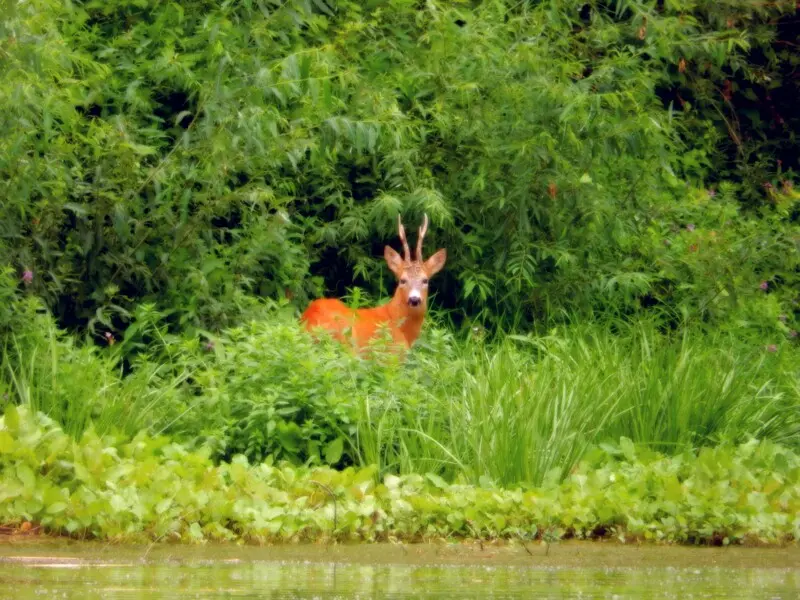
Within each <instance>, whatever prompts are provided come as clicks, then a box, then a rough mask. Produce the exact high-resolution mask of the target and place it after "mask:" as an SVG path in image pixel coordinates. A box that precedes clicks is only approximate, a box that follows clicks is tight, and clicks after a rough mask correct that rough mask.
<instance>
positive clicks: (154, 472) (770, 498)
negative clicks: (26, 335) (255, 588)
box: [0, 408, 800, 544]
mask: <svg viewBox="0 0 800 600" xmlns="http://www.w3.org/2000/svg"><path fill="white" fill-rule="evenodd" d="M0 466H1V467H2V468H1V469H0V500H2V501H0V520H2V521H3V522H4V523H7V524H17V525H19V526H22V524H23V523H29V524H30V523H33V524H34V525H35V526H41V527H43V528H44V530H45V531H47V532H50V533H64V534H70V535H73V536H78V537H96V538H101V539H108V540H119V541H132V540H141V539H151V540H173V541H201V540H208V539H211V540H214V539H216V540H243V541H252V542H270V541H301V540H307V539H320V538H322V539H324V538H328V539H337V540H343V541H344V540H367V541H379V540H387V539H394V540H397V539H401V540H420V539H431V538H478V539H496V538H511V539H519V540H532V539H544V540H545V541H554V540H558V539H563V538H566V537H578V538H583V537H601V536H615V537H617V538H619V539H621V540H635V539H651V540H664V541H676V542H693V543H711V544H729V543H739V542H743V541H756V542H783V541H787V540H796V539H798V537H800V520H798V517H797V515H798V514H800V456H798V455H797V454H796V453H794V452H792V451H790V450H788V449H786V448H782V447H780V446H778V445H775V444H772V443H769V442H755V441H751V442H749V443H746V444H743V445H739V446H736V447H733V446H721V447H718V448H716V449H707V450H703V451H701V452H700V453H699V454H695V453H693V452H688V451H686V452H682V453H680V454H678V455H676V456H674V457H665V456H663V455H661V454H658V453H655V452H653V451H650V450H647V449H643V448H639V447H636V446H634V444H632V443H631V441H630V440H628V439H627V438H622V439H621V440H620V441H619V444H617V445H607V446H605V447H604V448H603V449H597V450H594V451H592V452H591V453H590V454H588V455H587V456H586V457H585V458H584V460H583V461H582V462H581V463H580V464H578V465H577V466H576V468H575V469H573V470H572V472H571V473H570V474H569V475H568V476H567V477H566V478H565V479H564V480H563V481H561V478H560V476H559V474H558V473H551V474H550V475H548V477H546V478H545V480H544V481H543V483H542V485H541V486H539V487H536V488H520V487H514V488H509V489H502V488H496V487H492V486H482V487H475V486H473V485H469V484H466V483H464V482H461V481H459V482H456V483H454V484H448V483H446V482H445V481H444V480H443V479H441V478H440V477H438V476H437V475H435V474H433V473H428V474H426V475H423V474H414V475H406V476H401V477H397V476H394V475H387V476H385V477H376V470H375V469H374V468H366V469H346V470H344V471H336V470H332V469H329V468H325V467H316V468H306V467H299V468H298V467H293V466H290V465H287V464H271V463H269V462H267V463H261V464H256V465H252V464H249V463H248V461H247V459H246V458H244V457H243V456H241V455H238V456H236V457H234V459H233V460H232V461H231V462H230V463H222V464H220V465H214V464H213V463H212V461H211V460H210V459H209V457H208V455H207V453H202V452H191V451H189V450H187V449H186V448H185V447H183V446H181V445H179V444H175V443H171V442H170V441H169V440H168V439H166V438H163V437H162V438H151V437H149V436H147V435H145V434H139V435H137V436H136V437H135V438H134V439H133V440H130V441H126V440H120V439H118V438H117V439H114V438H111V437H100V436H98V435H97V434H96V433H95V432H94V431H93V430H91V429H90V430H88V431H87V432H85V433H84V435H83V436H82V437H81V438H80V439H79V440H77V441H76V440H75V439H74V438H72V437H70V436H69V435H67V434H65V433H64V432H63V431H62V430H61V429H59V428H58V427H57V426H56V424H55V423H53V421H52V420H50V419H48V418H47V417H44V416H42V415H34V414H31V413H30V412H29V411H28V410H27V409H24V408H23V409H19V410H18V409H16V408H11V409H8V410H7V411H6V414H5V416H4V417H3V418H2V420H0ZM29 527H30V525H28V527H26V528H29Z"/></svg>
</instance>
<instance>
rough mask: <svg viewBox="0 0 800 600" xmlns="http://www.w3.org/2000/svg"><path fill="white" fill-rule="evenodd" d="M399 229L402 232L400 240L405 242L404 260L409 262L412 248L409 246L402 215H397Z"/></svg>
mask: <svg viewBox="0 0 800 600" xmlns="http://www.w3.org/2000/svg"><path fill="white" fill-rule="evenodd" d="M397 231H398V232H399V234H400V241H401V242H403V260H405V261H406V262H407V263H409V262H411V250H409V248H408V241H406V230H405V228H404V227H403V223H402V222H401V221H400V215H397Z"/></svg>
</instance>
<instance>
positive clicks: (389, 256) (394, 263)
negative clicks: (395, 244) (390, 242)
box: [383, 246, 403, 277]
mask: <svg viewBox="0 0 800 600" xmlns="http://www.w3.org/2000/svg"><path fill="white" fill-rule="evenodd" d="M383 258H385V259H386V264H387V265H389V269H391V271H392V273H394V274H395V275H397V277H400V273H402V272H403V258H402V257H401V256H400V255H399V254H398V253H397V252H395V251H394V250H393V249H392V248H390V247H389V246H385V247H384V248H383Z"/></svg>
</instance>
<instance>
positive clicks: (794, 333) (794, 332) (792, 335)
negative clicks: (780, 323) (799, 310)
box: [789, 329, 797, 339]
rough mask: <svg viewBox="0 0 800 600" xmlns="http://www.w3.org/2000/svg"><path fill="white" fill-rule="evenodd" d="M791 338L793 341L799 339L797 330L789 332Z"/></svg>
mask: <svg viewBox="0 0 800 600" xmlns="http://www.w3.org/2000/svg"><path fill="white" fill-rule="evenodd" d="M789 337H790V338H792V339H794V338H796V337H797V330H796V329H792V330H791V331H790V332H789Z"/></svg>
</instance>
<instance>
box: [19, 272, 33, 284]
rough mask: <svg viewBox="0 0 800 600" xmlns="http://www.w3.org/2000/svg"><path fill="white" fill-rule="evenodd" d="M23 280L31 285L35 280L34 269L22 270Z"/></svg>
mask: <svg viewBox="0 0 800 600" xmlns="http://www.w3.org/2000/svg"><path fill="white" fill-rule="evenodd" d="M22 282H23V283H24V284H25V285H30V284H31V283H32V282H33V271H31V270H30V269H25V270H24V271H23V272H22Z"/></svg>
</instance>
